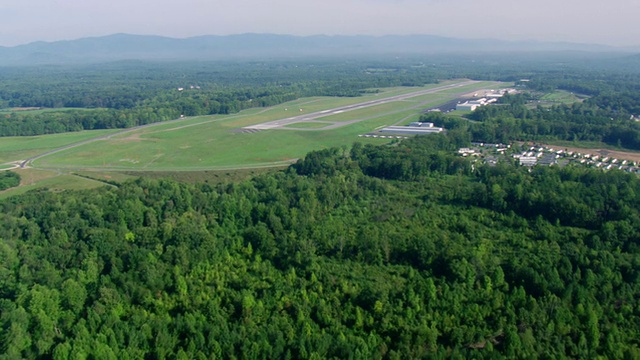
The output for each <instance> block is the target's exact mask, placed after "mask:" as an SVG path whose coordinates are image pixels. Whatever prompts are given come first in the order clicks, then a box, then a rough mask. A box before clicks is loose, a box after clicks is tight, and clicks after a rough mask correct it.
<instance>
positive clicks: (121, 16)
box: [0, 0, 640, 46]
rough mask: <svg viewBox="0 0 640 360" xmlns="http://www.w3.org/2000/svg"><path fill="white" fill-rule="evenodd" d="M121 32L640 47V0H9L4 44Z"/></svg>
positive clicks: (2, 5)
mask: <svg viewBox="0 0 640 360" xmlns="http://www.w3.org/2000/svg"><path fill="white" fill-rule="evenodd" d="M115 33H128V34H140V35H162V36H168V37H173V38H185V37H190V36H198V35H229V34H242V33H273V34H291V35H319V34H324V35H388V34H394V35H403V34H430V35H441V36H450V37H458V38H492V39H502V40H541V41H568V42H579V43H594V44H606V45H614V46H639V45H640V0H607V1H602V0H597V1H596V0H537V1H530V0H492V1H478V0H323V1H317V0H314V1H311V0H233V1H230V0H100V1H97V0H2V1H1V2H0V46H15V45H20V44H25V43H30V42H34V41H57V40H72V39H78V38H83V37H93V36H104V35H110V34H115Z"/></svg>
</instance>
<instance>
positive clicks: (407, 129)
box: [380, 124, 444, 135]
mask: <svg viewBox="0 0 640 360" xmlns="http://www.w3.org/2000/svg"><path fill="white" fill-rule="evenodd" d="M432 125H433V124H432ZM443 131H444V129H443V128H440V127H434V126H428V127H419V126H388V127H386V128H383V129H382V130H380V132H381V133H386V134H394V135H425V134H437V133H441V132H443Z"/></svg>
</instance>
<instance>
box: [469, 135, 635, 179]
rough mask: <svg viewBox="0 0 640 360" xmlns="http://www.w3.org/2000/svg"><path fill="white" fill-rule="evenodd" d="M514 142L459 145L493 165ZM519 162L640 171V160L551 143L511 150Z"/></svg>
mask: <svg viewBox="0 0 640 360" xmlns="http://www.w3.org/2000/svg"><path fill="white" fill-rule="evenodd" d="M509 150H511V146H510V145H504V144H484V143H478V142H475V143H471V147H470V148H460V149H459V150H458V155H460V156H464V157H470V156H476V157H479V158H482V160H481V161H483V162H485V163H488V164H490V165H495V164H497V163H498V161H499V160H500V159H501V158H502V159H504V158H505V157H506V156H507V153H510V151H509ZM510 156H511V157H512V158H513V159H515V160H516V162H517V163H518V164H519V165H520V166H526V167H533V166H553V165H559V166H564V165H567V164H569V163H575V164H581V165H584V166H590V167H595V168H600V169H603V170H612V169H617V170H622V171H627V172H632V173H638V174H640V162H635V161H629V160H620V159H616V158H613V157H609V156H605V155H593V154H583V153H579V152H574V151H568V150H562V149H561V150H556V149H553V148H550V147H546V146H542V147H537V146H531V147H530V148H528V149H527V150H525V151H523V152H520V153H516V154H510Z"/></svg>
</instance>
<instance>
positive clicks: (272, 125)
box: [243, 80, 478, 130]
mask: <svg viewBox="0 0 640 360" xmlns="http://www.w3.org/2000/svg"><path fill="white" fill-rule="evenodd" d="M475 83H478V81H473V80H469V81H465V82H461V83H457V84H450V85H444V86H439V87H435V88H432V89H427V90H420V91H415V92H412V93H408V94H402V95H395V96H391V97H386V98H382V99H377V100H369V101H365V102H362V103H359V104H353V105H347V106H341V107H337V108H334V109H330V110H323V111H316V112H313V113H310V114H304V115H299V116H294V117H290V118H287V119H281V120H274V121H269V122H266V123H262V124H257V125H251V126H246V127H243V129H247V130H269V129H278V128H283V127H284V126H286V125H289V124H294V123H299V122H309V121H314V120H318V119H321V118H323V117H327V116H331V115H337V114H342V113H344V112H347V111H353V110H360V109H364V108H368V107H371V106H376V105H381V104H386V103H390V102H394V101H401V100H406V99H410V98H414V97H417V96H422V95H428V94H433V93H437V92H440V91H444V90H451V89H455V88H459V87H463V86H467V85H471V84H475ZM326 129H327V128H321V129H313V130H326Z"/></svg>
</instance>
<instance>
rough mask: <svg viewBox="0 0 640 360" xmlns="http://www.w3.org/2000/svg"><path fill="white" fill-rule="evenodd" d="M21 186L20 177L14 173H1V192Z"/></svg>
mask: <svg viewBox="0 0 640 360" xmlns="http://www.w3.org/2000/svg"><path fill="white" fill-rule="evenodd" d="M18 185H20V175H19V174H18V173H15V172H13V171H0V191H2V190H6V189H8V188H12V187H15V186H18Z"/></svg>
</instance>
